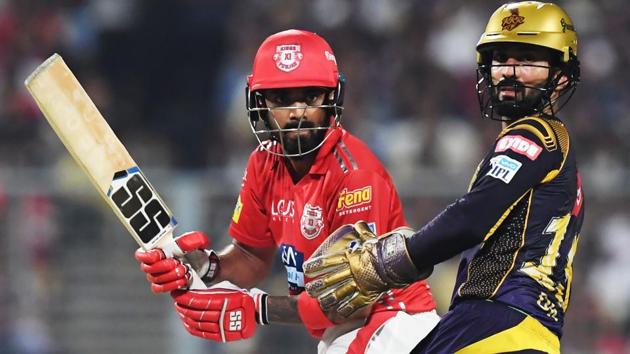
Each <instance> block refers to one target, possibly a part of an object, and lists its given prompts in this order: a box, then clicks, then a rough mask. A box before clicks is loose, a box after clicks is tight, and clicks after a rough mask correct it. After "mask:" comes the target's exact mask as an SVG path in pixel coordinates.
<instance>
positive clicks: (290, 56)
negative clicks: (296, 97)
mask: <svg viewBox="0 0 630 354" xmlns="http://www.w3.org/2000/svg"><path fill="white" fill-rule="evenodd" d="M300 48H301V46H300V45H298V44H283V45H279V46H277V47H276V52H275V53H274V55H273V60H274V61H275V62H276V67H277V68H278V69H280V70H282V71H284V72H287V73H288V72H289V71H293V70H295V69H297V67H298V66H300V62H301V61H302V58H303V57H304V55H303V54H302V52H300Z"/></svg>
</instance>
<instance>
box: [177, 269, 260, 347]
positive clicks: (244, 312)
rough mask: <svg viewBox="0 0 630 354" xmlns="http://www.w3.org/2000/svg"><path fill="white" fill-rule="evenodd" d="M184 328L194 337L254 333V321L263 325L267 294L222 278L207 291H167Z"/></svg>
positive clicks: (222, 337) (231, 338)
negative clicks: (247, 288)
mask: <svg viewBox="0 0 630 354" xmlns="http://www.w3.org/2000/svg"><path fill="white" fill-rule="evenodd" d="M171 296H172V297H173V299H174V300H175V309H176V310H177V312H178V313H179V316H180V317H181V320H182V322H183V323H184V327H185V328H186V330H187V331H188V332H189V333H190V334H192V335H194V336H197V337H200V338H204V339H208V340H212V341H217V342H231V341H236V340H241V339H247V338H250V337H251V336H253V335H254V332H255V331H256V323H259V324H267V323H268V322H267V318H266V306H267V294H266V293H264V292H263V291H261V290H259V289H252V290H250V291H247V290H245V289H241V288H238V287H237V286H235V285H234V284H232V283H230V282H228V281H223V282H221V283H219V284H217V285H215V286H213V287H212V288H210V289H207V290H188V291H182V290H176V291H173V292H172V293H171Z"/></svg>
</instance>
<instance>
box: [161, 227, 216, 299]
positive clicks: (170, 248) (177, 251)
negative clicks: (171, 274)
mask: <svg viewBox="0 0 630 354" xmlns="http://www.w3.org/2000/svg"><path fill="white" fill-rule="evenodd" d="M164 241H165V242H163V244H162V245H160V247H161V248H162V251H163V252H164V255H166V257H176V258H178V259H179V260H181V261H182V263H184V264H185V265H186V266H187V267H188V268H189V269H190V274H191V278H192V279H191V280H192V281H191V283H190V286H189V289H191V290H203V289H207V288H208V287H207V286H206V284H205V283H204V282H203V280H201V277H200V276H199V274H198V273H197V272H196V271H195V267H194V264H198V263H199V262H200V261H201V260H200V259H199V256H201V257H205V253H204V252H203V251H202V250H198V251H194V252H191V253H184V251H182V249H181V248H180V247H179V245H177V242H175V240H174V239H173V238H172V236H171V237H170V239H168V240H166V239H165V240H164ZM196 253H202V254H203V255H201V254H199V255H196Z"/></svg>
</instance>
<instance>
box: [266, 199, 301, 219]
mask: <svg viewBox="0 0 630 354" xmlns="http://www.w3.org/2000/svg"><path fill="white" fill-rule="evenodd" d="M294 215H295V202H294V201H292V200H286V199H280V200H273V201H271V217H272V219H273V220H275V221H277V220H279V219H282V220H285V221H286V220H287V219H293V216H294Z"/></svg>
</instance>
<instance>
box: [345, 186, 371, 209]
mask: <svg viewBox="0 0 630 354" xmlns="http://www.w3.org/2000/svg"><path fill="white" fill-rule="evenodd" d="M371 202H372V186H366V187H361V188H358V189H354V190H351V191H349V190H348V189H347V188H344V189H343V190H341V193H340V194H339V199H337V212H338V213H339V216H343V215H347V214H354V213H360V212H362V211H366V210H370V209H371V208H372V206H371V205H370V203H371Z"/></svg>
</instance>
